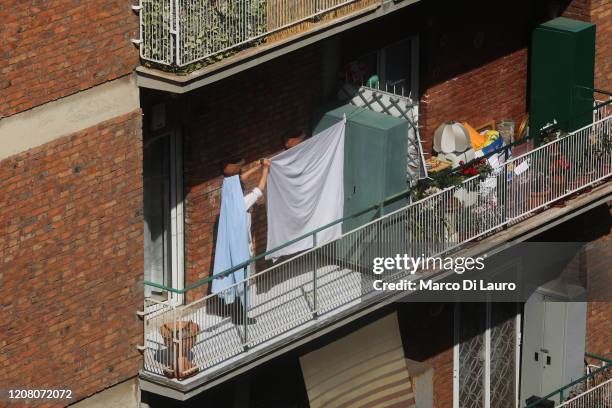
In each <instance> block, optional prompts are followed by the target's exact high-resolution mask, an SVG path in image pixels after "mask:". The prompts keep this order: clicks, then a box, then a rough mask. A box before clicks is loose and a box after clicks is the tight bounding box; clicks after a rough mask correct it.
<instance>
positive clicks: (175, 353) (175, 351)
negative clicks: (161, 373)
mask: <svg viewBox="0 0 612 408" xmlns="http://www.w3.org/2000/svg"><path fill="white" fill-rule="evenodd" d="M176 326H177V324H176V307H174V305H172V351H171V352H172V366H173V367H172V369H173V370H174V375H175V376H176V377H177V378H178V376H179V364H178V349H177V344H178V343H177V342H178V336H177V330H176Z"/></svg>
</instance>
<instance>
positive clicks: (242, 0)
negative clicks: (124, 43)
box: [134, 0, 380, 67]
mask: <svg viewBox="0 0 612 408" xmlns="http://www.w3.org/2000/svg"><path fill="white" fill-rule="evenodd" d="M376 2H380V0H140V2H139V5H138V6H135V7H134V9H136V10H137V11H138V12H139V14H140V39H139V40H136V42H137V43H138V44H139V47H140V57H141V58H142V59H143V60H145V61H151V62H154V63H157V64H161V65H166V66H174V67H184V66H186V65H189V64H192V63H196V62H201V61H206V60H208V61H209V62H212V61H215V60H218V59H221V58H223V57H224V54H225V53H227V52H232V51H235V50H238V49H240V48H243V47H245V46H252V45H255V44H257V43H258V42H261V41H265V40H267V39H269V38H270V37H271V36H272V35H273V34H275V35H281V32H285V31H286V33H285V34H286V35H289V34H295V32H296V31H305V30H307V29H308V26H309V24H310V23H311V22H312V21H313V19H315V18H319V17H323V16H324V15H326V14H330V13H331V12H336V13H339V12H340V10H339V9H341V8H343V7H345V6H350V5H351V4H353V3H355V4H354V7H355V8H359V7H362V6H363V7H365V6H366V5H370V4H374V3H376ZM360 4H361V6H360ZM346 8H347V10H346V12H350V11H352V10H351V8H350V7H346ZM300 25H303V27H299V26H300Z"/></svg>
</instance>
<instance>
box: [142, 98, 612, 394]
mask: <svg viewBox="0 0 612 408" xmlns="http://www.w3.org/2000/svg"><path fill="white" fill-rule="evenodd" d="M609 107H610V105H607V106H604V109H603V110H602V109H600V110H598V111H597V112H596V115H595V120H594V122H593V123H592V124H590V125H588V126H586V127H584V128H582V129H579V130H577V131H575V132H572V133H570V134H568V135H566V136H563V137H560V138H557V139H555V140H553V141H551V142H549V143H546V144H544V145H542V146H540V147H538V148H536V149H533V150H531V151H529V152H527V153H525V154H522V155H520V156H517V157H515V158H513V159H511V160H509V161H506V162H505V163H504V164H502V165H501V166H499V167H498V168H496V169H494V170H493V172H492V173H491V174H490V175H489V176H488V177H486V178H485V179H482V178H481V177H479V176H475V177H471V178H468V179H466V180H464V181H463V182H462V183H461V184H460V185H457V186H454V187H449V188H446V189H443V190H441V191H438V192H435V193H433V194H431V195H429V196H427V197H425V198H423V199H420V200H418V201H413V202H412V203H410V204H408V205H406V206H404V207H403V208H400V209H398V210H396V211H394V212H392V213H389V214H386V215H384V216H382V217H380V218H377V219H376V220H374V221H372V222H370V223H367V224H365V225H363V226H361V227H359V228H357V229H354V230H352V231H349V232H347V233H345V234H344V235H343V236H342V237H341V238H339V239H338V240H336V241H332V242H328V243H324V244H317V234H318V233H320V232H321V231H322V230H324V229H325V228H329V227H330V226H331V225H333V224H335V223H338V222H343V221H346V220H347V219H349V218H351V217H357V216H359V215H361V214H363V213H364V212H367V211H372V208H368V209H364V211H363V212H359V213H357V214H352V215H350V216H348V217H345V218H344V219H342V220H337V221H336V222H334V223H332V224H330V225H327V226H324V227H322V228H320V229H318V230H315V231H313V232H312V233H310V234H308V235H306V236H303V237H300V238H298V240H299V239H309V240H312V242H314V243H315V246H314V248H312V249H310V250H308V251H305V252H302V253H300V254H298V255H296V256H293V257H291V258H289V259H287V260H284V261H282V262H278V263H276V264H274V265H273V266H272V267H270V268H268V269H265V270H261V271H258V272H257V273H256V274H253V275H252V276H250V277H249V278H247V279H244V280H243V281H241V282H238V283H237V284H236V285H234V286H233V287H230V288H228V289H226V290H228V291H229V290H231V291H234V290H238V291H240V293H246V301H245V302H243V304H244V305H245V307H244V309H242V310H236V308H234V307H228V306H227V305H225V304H222V303H220V302H219V300H218V297H217V295H208V296H205V297H203V298H200V299H197V300H195V301H193V302H191V303H189V304H186V305H180V306H177V305H173V304H170V303H165V302H157V301H154V300H152V299H148V300H147V301H146V302H145V303H146V304H145V330H144V342H145V343H144V367H143V371H142V372H141V379H142V380H144V381H145V382H147V383H148V384H150V385H151V384H156V385H157V386H160V385H161V386H162V387H164V389H166V390H168V389H169V390H173V392H175V393H174V394H172V395H173V396H174V397H175V398H178V399H185V398H188V397H189V396H190V392H192V390H194V389H195V388H198V387H204V386H206V385H205V384H208V383H210V382H211V381H212V380H214V379H215V378H218V377H220V376H222V375H224V374H225V373H228V372H230V371H232V370H234V369H236V368H237V367H241V366H244V365H247V364H251V363H253V362H255V361H257V360H259V359H260V358H261V357H262V356H269V355H271V354H272V353H273V352H274V351H277V350H279V349H281V348H283V347H291V344H296V343H299V342H300V341H302V340H303V339H305V338H307V337H308V336H310V335H313V333H317V332H321V331H324V330H326V328H327V329H329V328H330V327H332V326H333V325H337V324H342V322H343V321H348V320H350V319H351V316H356V315H359V314H360V313H361V314H363V313H367V312H368V310H371V309H372V308H373V307H375V306H373V305H375V304H381V302H382V303H384V302H391V301H393V300H394V299H395V298H393V297H392V296H391V295H390V294H389V293H386V292H380V291H376V290H374V288H373V282H374V280H376V279H383V280H384V281H385V282H389V283H391V282H399V281H401V280H407V279H418V278H419V275H418V274H417V275H410V274H409V273H408V272H406V271H396V272H393V273H388V274H387V273H385V274H384V275H374V274H373V273H372V267H371V266H372V259H373V258H374V257H393V256H395V254H398V253H399V254H401V253H407V254H411V253H412V254H415V255H416V256H418V255H421V254H423V255H424V256H432V257H433V256H457V254H458V253H459V252H461V251H466V249H467V248H470V250H474V249H475V250H476V251H480V252H475V253H482V252H484V251H485V250H487V249H483V248H486V247H487V245H489V248H491V246H492V245H501V244H500V243H505V242H507V241H510V240H512V239H513V235H512V234H515V235H517V234H519V233H520V231H523V232H522V233H525V231H529V228H535V227H534V226H539V225H543V224H545V223H547V222H550V221H551V220H555V219H560V218H561V217H564V216H566V215H567V214H569V213H570V212H571V211H573V208H574V209H575V208H580V206H585V205H589V204H593V203H594V202H605V201H606V200H608V199H609V197H610V194H611V193H612V184H611V183H609V181H610V176H611V175H612V139H611V135H612V115H611V113H612V112H610V111H609ZM560 155H563V156H564V157H566V158H570V160H563V164H562V165H561V164H560V159H559V157H560ZM587 190H588V192H587ZM578 193H584V194H580V195H579V194H578ZM457 198H461V199H460V200H458V199H457ZM393 199H394V198H390V200H393ZM559 201H565V202H566V205H565V206H564V207H563V208H560V207H553V205H554V204H555V203H558V202H559ZM381 205H382V204H381ZM517 231H519V232H517ZM475 242H477V245H474V243H475ZM495 242H497V243H495ZM288 244H290V243H287V244H286V245H288ZM265 255H266V254H261V255H258V256H257V257H255V258H252V259H251V260H249V261H248V262H247V263H245V264H243V265H238V266H237V267H236V268H233V269H232V270H230V271H226V272H224V273H230V272H233V271H236V270H240V269H243V268H245V269H246V266H247V265H248V263H249V262H256V261H257V260H259V259H261V258H263V257H264V256H265ZM472 256H473V255H472ZM420 277H422V276H420ZM209 282H210V278H209V279H207V280H204V281H202V282H199V283H197V284H195V285H193V286H191V287H188V288H186V289H184V290H175V289H170V288H165V289H166V290H171V291H174V292H176V293H178V294H180V295H184V294H185V293H187V292H189V291H191V290H193V289H195V288H196V287H199V286H202V285H205V284H207V283H209ZM152 286H155V284H152ZM405 295H406V294H402V296H405ZM245 316H248V318H255V319H256V323H254V324H246V321H245V320H246V319H245V318H244V317H245ZM236 322H238V323H237V324H235V323H236ZM149 387H150V386H149ZM144 388H145V389H147V385H146V384H145V386H144ZM149 390H152V388H149Z"/></svg>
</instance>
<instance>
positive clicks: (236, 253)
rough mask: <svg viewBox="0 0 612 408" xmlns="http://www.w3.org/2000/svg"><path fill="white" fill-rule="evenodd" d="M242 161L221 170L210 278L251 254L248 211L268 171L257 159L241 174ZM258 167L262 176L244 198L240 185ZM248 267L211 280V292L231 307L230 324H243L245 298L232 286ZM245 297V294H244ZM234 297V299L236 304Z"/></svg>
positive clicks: (249, 320) (266, 164)
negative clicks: (219, 203) (217, 221)
mask: <svg viewBox="0 0 612 408" xmlns="http://www.w3.org/2000/svg"><path fill="white" fill-rule="evenodd" d="M242 164H243V163H242V162H234V163H228V164H226V165H225V166H224V169H223V176H224V178H223V184H222V186H221V211H220V214H219V225H218V228H217V243H216V247H215V261H214V265H213V275H217V274H220V273H221V272H223V271H226V270H228V269H230V268H232V267H234V266H236V265H239V264H241V263H243V262H245V261H247V260H248V259H249V258H250V257H251V256H252V255H253V248H252V239H251V214H250V211H249V210H250V209H251V208H252V206H253V204H255V202H257V200H258V199H259V197H261V196H263V191H264V189H265V186H266V180H267V177H268V172H269V168H270V161H269V160H267V159H264V160H261V161H260V165H259V166H257V167H254V168H252V169H250V170H248V171H246V172H242V171H241V170H242ZM259 168H262V174H261V177H260V180H259V183H258V185H257V187H255V188H254V189H253V190H252V191H251V192H249V193H248V194H246V195H244V194H243V189H242V182H243V181H244V180H245V179H246V178H247V177H248V176H249V175H251V174H252V173H254V172H255V171H256V170H258V169H259ZM250 273H251V268H250V265H249V266H247V267H246V268H243V269H240V270H237V271H234V272H232V273H230V274H228V275H226V276H222V277H219V278H216V279H213V281H212V289H211V292H212V293H215V294H218V296H219V298H220V299H222V300H223V301H224V302H225V304H226V305H231V307H232V311H231V316H232V321H233V322H234V323H235V324H242V323H244V321H245V319H244V317H245V316H244V304H245V303H246V302H247V299H248V296H247V297H245V294H244V285H241V284H239V285H235V284H236V283H238V282H241V281H243V280H244V279H246V278H248V277H249V276H250ZM247 295H248V294H247ZM236 298H237V299H238V300H237V301H236ZM255 322H256V319H254V318H250V317H248V316H247V317H246V323H248V324H254V323H255Z"/></svg>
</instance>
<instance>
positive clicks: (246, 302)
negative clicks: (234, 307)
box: [242, 265, 249, 350]
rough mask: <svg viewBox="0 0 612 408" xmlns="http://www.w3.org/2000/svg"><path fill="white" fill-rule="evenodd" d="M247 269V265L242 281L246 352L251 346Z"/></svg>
mask: <svg viewBox="0 0 612 408" xmlns="http://www.w3.org/2000/svg"><path fill="white" fill-rule="evenodd" d="M247 268H248V265H246V266H245V267H244V268H243V274H242V276H243V280H242V282H243V284H242V296H243V297H244V302H242V303H243V304H242V307H243V311H242V312H243V313H244V316H243V318H242V324H243V325H244V345H243V347H244V349H245V350H246V349H248V348H249V346H248V344H247V343H248V339H249V337H248V332H249V321H248V320H249V299H248V293H247V290H248V286H249V283H248V279H247Z"/></svg>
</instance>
